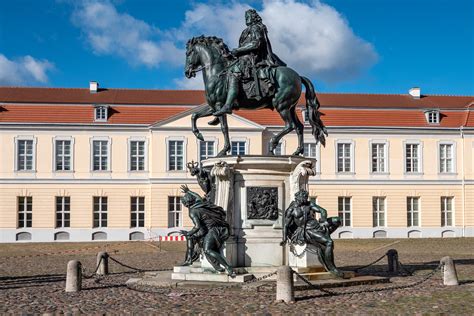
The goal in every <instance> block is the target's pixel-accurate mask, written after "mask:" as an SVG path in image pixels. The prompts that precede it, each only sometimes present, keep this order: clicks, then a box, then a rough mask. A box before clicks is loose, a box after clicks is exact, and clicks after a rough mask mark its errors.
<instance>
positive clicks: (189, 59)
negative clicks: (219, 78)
mask: <svg viewBox="0 0 474 316" xmlns="http://www.w3.org/2000/svg"><path fill="white" fill-rule="evenodd" d="M230 57H231V55H230V51H229V48H228V47H227V45H226V44H225V43H224V42H223V41H222V39H220V38H218V37H215V36H208V37H206V36H204V35H201V36H198V37H193V38H192V39H190V40H189V41H188V43H187V44H186V64H185V66H184V75H185V76H186V78H191V77H195V76H196V72H198V71H200V70H203V69H204V68H209V67H215V66H219V67H222V66H224V65H225V64H226V62H227V59H228V58H230Z"/></svg>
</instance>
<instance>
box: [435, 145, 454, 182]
mask: <svg viewBox="0 0 474 316" xmlns="http://www.w3.org/2000/svg"><path fill="white" fill-rule="evenodd" d="M446 145H449V146H451V155H452V156H451V161H452V164H451V168H452V170H451V171H441V166H442V163H441V146H446ZM456 150H457V148H456V142H453V141H446V140H442V141H439V142H438V174H440V175H449V174H456V172H457V171H456Z"/></svg>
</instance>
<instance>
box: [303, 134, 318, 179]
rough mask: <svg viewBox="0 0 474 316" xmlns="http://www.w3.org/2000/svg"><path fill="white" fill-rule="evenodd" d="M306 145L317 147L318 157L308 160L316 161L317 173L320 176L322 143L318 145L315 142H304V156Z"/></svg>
mask: <svg viewBox="0 0 474 316" xmlns="http://www.w3.org/2000/svg"><path fill="white" fill-rule="evenodd" d="M306 144H311V145H315V146H316V156H315V157H311V156H308V158H313V159H316V173H318V174H319V173H321V143H317V144H316V142H315V141H314V140H311V141H305V142H303V154H304V147H305V145H306ZM305 157H306V156H305Z"/></svg>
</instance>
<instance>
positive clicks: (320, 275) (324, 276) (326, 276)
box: [295, 271, 356, 281]
mask: <svg viewBox="0 0 474 316" xmlns="http://www.w3.org/2000/svg"><path fill="white" fill-rule="evenodd" d="M300 274H301V275H302V276H304V277H305V278H306V279H308V280H330V279H337V278H336V277H335V276H334V275H332V274H331V273H330V272H327V271H324V272H306V273H300ZM344 275H345V278H346V279H352V278H354V277H355V276H356V274H355V272H354V271H344ZM297 279H298V277H297V276H296V275H295V281H296V280H297Z"/></svg>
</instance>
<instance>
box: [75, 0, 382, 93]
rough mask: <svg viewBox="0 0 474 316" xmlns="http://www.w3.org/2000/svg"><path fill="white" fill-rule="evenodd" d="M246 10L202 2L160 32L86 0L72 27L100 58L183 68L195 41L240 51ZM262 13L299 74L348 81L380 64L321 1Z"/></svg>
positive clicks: (270, 0) (288, 0)
mask: <svg viewBox="0 0 474 316" xmlns="http://www.w3.org/2000/svg"><path fill="white" fill-rule="evenodd" d="M248 8H250V6H249V5H247V4H245V3H244V2H237V1H231V2H228V3H225V2H217V3H210V4H204V3H198V4H195V5H194V6H193V8H192V9H191V10H188V11H187V12H186V13H185V19H184V21H183V22H182V24H181V26H180V27H178V28H176V29H165V30H160V29H158V28H156V27H155V26H153V25H150V24H148V23H146V22H145V21H142V20H139V19H136V18H134V17H132V16H131V15H129V14H126V13H121V12H118V11H117V9H116V7H115V6H114V5H113V4H112V2H110V1H107V0H103V1H101V0H82V1H81V2H80V4H79V5H78V6H77V7H76V9H75V11H74V13H73V22H74V24H75V25H77V26H78V27H79V28H80V29H81V30H82V31H83V33H84V35H85V37H86V39H87V42H88V44H89V45H90V46H91V47H92V49H93V51H94V52H95V53H96V54H99V55H115V56H120V57H121V58H124V59H126V60H128V61H129V62H130V63H131V64H135V65H146V66H149V67H158V66H159V65H162V64H169V65H172V66H182V65H183V63H184V49H183V48H184V43H185V42H186V41H187V40H188V39H189V38H191V37H193V36H198V35H201V34H205V35H215V36H219V37H222V38H223V39H224V41H225V42H226V43H227V44H228V45H229V47H231V48H234V47H236V46H237V45H238V39H239V36H240V33H241V32H242V30H243V29H244V28H245V20H244V12H245V11H246V10H247V9H248ZM259 13H260V15H261V16H262V18H263V22H264V23H265V24H266V25H267V27H268V31H269V37H270V40H271V42H272V46H273V50H274V52H275V53H276V54H277V55H279V57H280V58H281V59H282V60H284V61H285V62H286V63H287V64H288V66H289V67H292V68H294V69H295V70H297V71H298V72H299V73H300V74H301V75H305V76H309V77H312V78H313V79H315V80H321V81H324V82H340V81H347V80H352V79H354V78H356V77H357V76H359V75H361V74H362V73H364V71H366V70H367V69H369V68H370V67H371V66H372V65H374V64H375V63H376V62H377V59H378V55H377V53H376V51H375V49H374V47H373V45H372V44H370V43H369V42H367V41H365V40H364V39H362V38H360V37H359V36H357V35H356V34H355V33H354V31H353V30H352V29H351V27H350V26H349V23H348V21H347V20H346V19H345V18H344V17H343V16H342V15H341V14H340V13H339V12H338V11H337V10H336V9H335V8H334V7H332V6H330V5H327V4H324V3H322V2H321V1H319V0H314V1H313V2H310V3H306V2H305V3H303V2H299V1H297V0H264V1H263V5H262V10H261V11H260V12H259ZM174 82H175V84H176V85H177V86H178V87H180V88H185V87H198V85H197V84H196V83H192V82H194V81H192V80H185V79H180V78H177V79H175V80H174Z"/></svg>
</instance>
